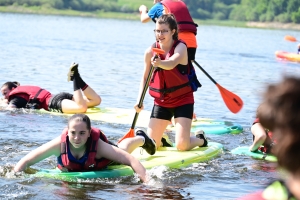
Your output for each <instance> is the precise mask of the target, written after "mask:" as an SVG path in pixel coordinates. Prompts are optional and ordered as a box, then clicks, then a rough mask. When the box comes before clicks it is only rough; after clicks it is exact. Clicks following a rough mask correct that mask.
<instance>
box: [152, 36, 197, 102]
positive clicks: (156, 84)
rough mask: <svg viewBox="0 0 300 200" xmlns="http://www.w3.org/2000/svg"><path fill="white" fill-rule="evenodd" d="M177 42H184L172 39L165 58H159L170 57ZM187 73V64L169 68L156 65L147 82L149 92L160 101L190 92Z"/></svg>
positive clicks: (157, 44)
mask: <svg viewBox="0 0 300 200" xmlns="http://www.w3.org/2000/svg"><path fill="white" fill-rule="evenodd" d="M179 43H184V42H183V41H182V40H176V41H174V43H173V46H172V48H171V49H170V51H169V53H168V54H167V55H166V57H165V58H161V59H162V60H165V59H168V58H169V57H171V56H172V55H173V54H174V50H175V48H176V46H177V45H178V44H179ZM184 44H185V43H184ZM155 45H156V47H157V48H160V46H159V43H158V42H156V44H155ZM188 74H189V67H188V65H177V66H176V67H174V68H173V69H171V70H164V69H161V68H159V67H156V68H155V69H154V71H153V74H152V77H151V80H150V83H149V94H150V95H151V96H152V97H154V98H158V99H160V100H161V101H164V100H167V99H169V98H176V97H179V96H181V95H184V94H186V93H189V92H192V88H191V86H190V80H189V78H188Z"/></svg>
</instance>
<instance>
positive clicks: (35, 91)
mask: <svg viewBox="0 0 300 200" xmlns="http://www.w3.org/2000/svg"><path fill="white" fill-rule="evenodd" d="M50 95H51V93H50V92H49V91H47V90H45V89H42V88H40V87H38V86H18V87H16V88H15V89H14V90H12V91H11V92H10V93H9V97H8V101H10V100H11V99H12V98H13V97H14V96H18V97H22V98H24V99H26V101H27V102H28V103H27V105H26V107H27V108H30V107H29V106H31V105H32V106H35V107H34V108H35V109H40V108H42V106H43V105H42V104H43V103H44V101H45V100H46V99H47V97H49V96H50ZM32 108H33V107H32ZM45 109H47V108H45Z"/></svg>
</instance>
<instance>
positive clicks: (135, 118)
mask: <svg viewBox="0 0 300 200" xmlns="http://www.w3.org/2000/svg"><path fill="white" fill-rule="evenodd" d="M157 57H158V56H157V55H156V56H155V58H157ZM153 70H154V67H153V66H152V65H151V66H150V71H149V74H148V76H147V79H146V82H145V85H144V88H143V91H142V94H141V97H140V100H139V104H138V107H139V108H141V107H142V105H143V101H144V98H145V95H146V91H147V89H148V85H149V82H150V79H151V76H152V73H153ZM138 117H139V113H138V112H136V113H135V115H134V119H133V122H132V124H131V129H134V127H135V124H136V121H137V119H138Z"/></svg>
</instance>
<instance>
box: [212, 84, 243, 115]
mask: <svg viewBox="0 0 300 200" xmlns="http://www.w3.org/2000/svg"><path fill="white" fill-rule="evenodd" d="M216 86H217V87H218V89H219V91H220V93H221V96H222V98H223V100H224V102H225V104H226V106H227V108H228V109H229V110H230V111H231V112H233V113H237V112H239V111H240V110H241V109H242V107H243V105H244V103H243V100H242V99H241V98H240V97H239V96H237V95H236V94H234V93H232V92H230V91H228V90H226V89H225V88H223V87H222V86H220V85H219V84H218V83H217V84H216Z"/></svg>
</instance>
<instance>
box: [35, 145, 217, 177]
mask: <svg viewBox="0 0 300 200" xmlns="http://www.w3.org/2000/svg"><path fill="white" fill-rule="evenodd" d="M222 149H223V145H222V144H220V143H216V142H209V143H208V147H197V148H194V149H192V150H190V151H178V150H177V149H176V148H175V147H161V148H159V149H158V151H156V153H155V154H154V155H152V156H151V155H149V154H148V153H147V152H146V151H144V150H142V149H141V148H137V149H136V150H135V151H134V152H133V153H132V155H134V156H135V157H136V158H138V159H139V160H140V161H141V163H142V164H143V166H144V167H145V168H146V169H151V168H153V167H156V166H167V167H170V168H176V169H178V168H182V167H186V166H189V165H191V164H192V163H198V162H203V161H207V160H210V159H212V158H214V157H216V156H218V155H219V154H220V153H221V152H222ZM133 174H134V172H133V170H132V169H131V167H128V166H125V165H112V166H109V167H108V168H107V169H106V170H101V171H90V172H61V171H60V170H59V169H50V170H48V169H42V170H40V171H38V172H37V173H36V174H34V175H33V176H35V177H47V178H54V179H59V180H74V179H75V180H76V179H78V178H80V179H88V178H117V177H121V176H130V175H133Z"/></svg>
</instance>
